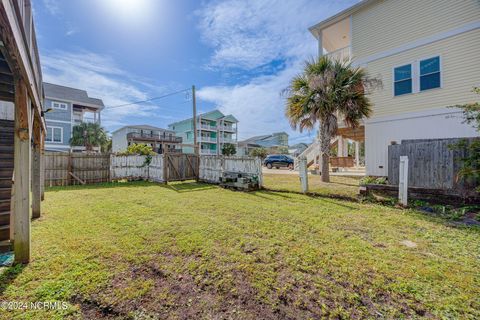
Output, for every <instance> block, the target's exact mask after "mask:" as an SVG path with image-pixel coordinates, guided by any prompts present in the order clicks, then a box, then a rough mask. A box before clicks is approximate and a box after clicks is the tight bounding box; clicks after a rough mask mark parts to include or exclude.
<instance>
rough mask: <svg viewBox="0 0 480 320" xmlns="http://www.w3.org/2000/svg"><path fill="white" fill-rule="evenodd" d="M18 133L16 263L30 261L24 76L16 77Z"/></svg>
mask: <svg viewBox="0 0 480 320" xmlns="http://www.w3.org/2000/svg"><path fill="white" fill-rule="evenodd" d="M14 108H15V134H14V137H15V138H14V146H15V151H14V179H15V181H14V185H13V189H14V191H13V194H14V196H13V215H14V222H13V233H14V239H13V250H14V254H15V262H16V263H28V262H29V261H30V224H31V222H30V170H31V168H30V153H31V143H30V141H31V131H30V122H31V119H30V118H31V117H30V113H31V108H30V105H29V101H28V96H27V88H26V86H25V83H24V82H23V80H21V79H16V80H15V106H14Z"/></svg>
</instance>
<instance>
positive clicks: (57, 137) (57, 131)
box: [45, 127, 63, 143]
mask: <svg viewBox="0 0 480 320" xmlns="http://www.w3.org/2000/svg"><path fill="white" fill-rule="evenodd" d="M62 137H63V128H60V127H47V137H46V139H45V141H47V142H58V143H62V142H63V138H62Z"/></svg>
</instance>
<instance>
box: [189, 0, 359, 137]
mask: <svg viewBox="0 0 480 320" xmlns="http://www.w3.org/2000/svg"><path fill="white" fill-rule="evenodd" d="M354 1H355V0H346V1H337V2H335V3H333V4H327V3H325V2H320V1H314V0H296V1H293V0H291V1H274V0H227V1H223V2H213V3H211V4H208V5H207V6H206V7H205V8H204V9H202V10H201V11H199V12H198V13H197V15H198V16H199V17H200V24H199V29H200V31H201V33H202V37H203V40H204V41H205V42H206V43H207V44H209V45H211V46H212V47H213V49H214V53H213V55H212V59H211V61H210V66H212V67H215V68H220V69H224V68H235V69H243V70H246V71H250V70H252V69H255V70H259V69H260V68H263V67H265V65H267V64H269V63H271V62H272V61H275V60H282V61H286V67H285V68H283V69H282V70H280V71H276V72H274V73H273V74H270V75H268V76H257V77H254V78H253V79H250V81H248V82H247V83H246V84H243V85H234V86H211V87H204V88H202V89H201V90H199V97H200V99H203V100H205V101H209V102H213V103H215V104H217V105H218V106H219V108H220V109H221V110H222V111H225V112H228V113H232V114H233V115H235V117H237V118H238V119H239V120H240V124H239V136H240V137H239V138H246V137H248V136H252V135H256V134H262V133H269V132H275V131H287V132H289V133H291V134H293V135H294V136H296V137H297V138H298V137H300V134H299V133H294V132H292V130H291V129H290V126H289V124H288V122H287V120H286V118H285V116H284V113H285V112H284V98H283V97H282V96H281V92H282V90H284V89H285V88H286V87H287V86H288V84H289V81H290V79H291V78H292V77H293V76H294V75H295V74H297V73H299V72H300V71H301V68H302V61H304V60H305V59H308V58H311V57H313V56H315V55H316V52H317V43H316V40H315V39H314V38H313V36H312V35H311V34H310V32H309V31H308V27H310V26H312V25H314V24H315V23H317V22H319V21H320V20H322V19H324V18H326V17H328V16H330V15H332V14H334V13H335V12H337V11H339V10H340V9H341V8H345V7H347V6H348V5H350V4H352V3H353V2H354ZM305 136H306V135H305V134H303V135H302V137H305ZM307 136H308V135H307ZM312 136H313V133H312ZM294 139H295V138H294ZM294 139H291V140H294ZM305 140H309V138H308V137H306V138H305Z"/></svg>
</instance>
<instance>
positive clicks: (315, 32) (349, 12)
mask: <svg viewBox="0 0 480 320" xmlns="http://www.w3.org/2000/svg"><path fill="white" fill-rule="evenodd" d="M376 1H378V0H362V1H360V2H359V3H357V4H355V5H353V6H351V7H349V8H347V9H345V10H343V11H340V12H339V13H337V14H335V15H333V16H331V17H329V18H327V19H325V20H323V21H320V22H319V23H317V24H316V25H314V26H311V27H310V28H308V30H310V32H311V33H312V34H313V36H314V37H315V38H317V39H318V38H319V33H318V31H319V30H321V29H324V28H326V27H328V26H330V25H332V24H334V23H336V22H338V21H340V20H343V19H345V18H347V17H349V16H350V15H352V14H353V13H355V12H357V11H358V10H360V9H363V8H365V7H366V6H368V5H370V4H371V3H374V2H376Z"/></svg>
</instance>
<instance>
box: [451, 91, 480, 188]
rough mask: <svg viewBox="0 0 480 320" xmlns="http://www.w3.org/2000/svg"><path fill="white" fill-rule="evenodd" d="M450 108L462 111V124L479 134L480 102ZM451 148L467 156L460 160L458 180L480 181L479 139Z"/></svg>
mask: <svg viewBox="0 0 480 320" xmlns="http://www.w3.org/2000/svg"><path fill="white" fill-rule="evenodd" d="M473 92H475V93H477V94H480V88H473ZM452 108H460V109H462V111H463V118H464V121H463V122H464V123H467V124H470V125H472V126H473V127H474V128H475V129H476V130H477V131H479V132H480V102H473V103H467V104H464V105H456V106H452ZM452 147H453V148H455V149H460V150H462V149H463V150H466V151H467V156H466V157H465V158H463V159H462V167H461V168H460V171H459V172H458V176H459V178H462V179H469V178H470V179H473V180H474V181H480V139H479V138H477V139H475V140H474V141H472V142H471V143H468V142H467V140H462V141H460V142H459V143H457V144H454V145H453V146H452ZM477 191H478V192H480V186H478V187H477Z"/></svg>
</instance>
